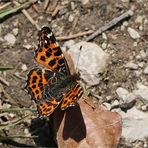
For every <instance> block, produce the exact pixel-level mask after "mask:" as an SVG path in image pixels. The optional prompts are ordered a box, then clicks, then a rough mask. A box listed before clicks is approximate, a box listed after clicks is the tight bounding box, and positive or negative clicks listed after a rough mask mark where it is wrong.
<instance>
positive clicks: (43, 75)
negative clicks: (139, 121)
mask: <svg viewBox="0 0 148 148" xmlns="http://www.w3.org/2000/svg"><path fill="white" fill-rule="evenodd" d="M53 74H54V73H53V72H51V71H49V70H45V69H39V68H35V69H32V70H31V71H30V72H29V74H28V80H27V89H28V93H29V94H31V96H32V99H33V100H34V101H35V102H39V101H40V100H41V99H42V93H43V92H44V91H45V86H46V85H47V84H48V83H49V81H50V79H52V77H53Z"/></svg>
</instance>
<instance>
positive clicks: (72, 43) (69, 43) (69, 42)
mask: <svg viewBox="0 0 148 148" xmlns="http://www.w3.org/2000/svg"><path fill="white" fill-rule="evenodd" d="M74 44H75V41H74V40H69V41H66V42H65V43H64V45H63V46H65V47H67V48H70V47H71V46H72V45H74Z"/></svg>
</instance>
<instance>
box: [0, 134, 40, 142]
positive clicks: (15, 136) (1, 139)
mask: <svg viewBox="0 0 148 148" xmlns="http://www.w3.org/2000/svg"><path fill="white" fill-rule="evenodd" d="M37 137H38V136H25V135H12V136H5V137H2V136H1V137H0V141H5V140H10V139H15V138H37Z"/></svg>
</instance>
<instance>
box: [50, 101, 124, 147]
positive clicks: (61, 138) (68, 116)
mask: <svg viewBox="0 0 148 148" xmlns="http://www.w3.org/2000/svg"><path fill="white" fill-rule="evenodd" d="M53 125H54V129H55V131H56V133H57V136H56V139H57V143H58V145H59V146H60V147H61V148H68V147H71V148H73V147H74V148H76V147H78V148H81V147H85V148H86V147H91V148H96V147H97V148H111V147H112V148H116V147H117V145H118V143H119V139H120V136H121V117H120V115H119V114H118V113H116V112H109V111H107V110H106V109H105V107H103V106H99V107H97V108H96V109H93V108H92V107H91V106H90V105H88V104H87V103H86V102H85V101H82V102H80V105H78V106H76V107H73V108H68V109H67V110H66V111H65V112H61V110H60V109H57V110H56V111H55V116H54V124H53Z"/></svg>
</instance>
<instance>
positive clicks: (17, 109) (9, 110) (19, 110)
mask: <svg viewBox="0 0 148 148" xmlns="http://www.w3.org/2000/svg"><path fill="white" fill-rule="evenodd" d="M25 111H30V112H35V111H36V110H35V109H30V108H9V109H0V112H25Z"/></svg>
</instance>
